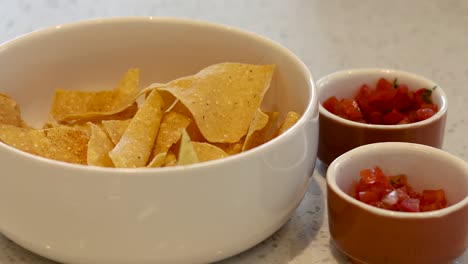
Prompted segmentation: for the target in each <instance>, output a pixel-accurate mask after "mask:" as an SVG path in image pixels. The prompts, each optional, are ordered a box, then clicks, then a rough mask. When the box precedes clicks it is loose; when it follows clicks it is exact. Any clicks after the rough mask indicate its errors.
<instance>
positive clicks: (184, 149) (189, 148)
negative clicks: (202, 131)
mask: <svg viewBox="0 0 468 264" xmlns="http://www.w3.org/2000/svg"><path fill="white" fill-rule="evenodd" d="M198 162H199V160H198V157H197V153H196V152H195V148H194V146H193V144H192V141H191V140H190V136H189V135H188V134H187V131H185V130H184V131H182V138H181V139H180V150H179V160H178V162H177V165H188V164H194V163H198Z"/></svg>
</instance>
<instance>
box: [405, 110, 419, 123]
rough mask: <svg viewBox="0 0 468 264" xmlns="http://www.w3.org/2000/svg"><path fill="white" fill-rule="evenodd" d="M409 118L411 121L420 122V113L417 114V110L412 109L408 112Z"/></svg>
mask: <svg viewBox="0 0 468 264" xmlns="http://www.w3.org/2000/svg"><path fill="white" fill-rule="evenodd" d="M408 119H409V121H410V123H414V122H418V121H419V120H418V115H417V114H416V111H410V112H408Z"/></svg>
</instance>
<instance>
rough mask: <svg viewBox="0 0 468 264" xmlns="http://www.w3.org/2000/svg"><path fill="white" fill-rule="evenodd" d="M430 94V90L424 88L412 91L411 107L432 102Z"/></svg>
mask: <svg viewBox="0 0 468 264" xmlns="http://www.w3.org/2000/svg"><path fill="white" fill-rule="evenodd" d="M431 95H432V90H429V89H426V88H421V89H418V90H417V91H416V92H414V104H413V108H414V109H419V108H421V106H422V105H424V104H432V99H431Z"/></svg>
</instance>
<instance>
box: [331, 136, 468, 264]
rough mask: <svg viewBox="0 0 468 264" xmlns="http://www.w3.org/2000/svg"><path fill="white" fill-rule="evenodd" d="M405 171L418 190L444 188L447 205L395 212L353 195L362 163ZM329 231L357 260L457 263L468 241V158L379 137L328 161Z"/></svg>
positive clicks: (395, 172)
mask: <svg viewBox="0 0 468 264" xmlns="http://www.w3.org/2000/svg"><path fill="white" fill-rule="evenodd" d="M375 166H380V167H381V168H382V170H383V171H384V173H385V174H386V175H398V174H406V175H407V177H408V184H409V185H410V186H412V187H413V188H414V190H416V191H419V192H421V191H422V190H424V189H441V188H442V189H444V191H445V193H446V198H447V201H448V207H447V208H444V209H441V210H436V211H430V212H422V213H407V212H395V211H389V210H385V209H380V208H377V207H373V206H371V205H367V204H365V203H363V202H360V201H358V200H356V199H355V198H353V197H352V196H351V195H350V194H352V193H353V188H354V187H355V183H356V182H358V181H359V172H360V171H361V170H363V169H367V168H374V167H375ZM327 186H328V209H329V210H328V213H329V217H328V219H329V224H330V233H331V236H332V238H333V240H334V241H335V243H336V245H337V247H338V248H339V249H340V250H342V251H343V252H344V253H345V254H347V255H348V256H350V257H351V258H352V259H354V260H355V261H356V262H357V263H373V264H386V263H398V264H414V263H425V264H444V263H447V264H448V263H452V261H453V260H455V259H456V258H457V257H458V256H460V255H461V254H463V252H464V251H465V250H466V249H467V247H468V164H467V163H466V162H464V161H463V160H462V159H460V158H457V157H455V156H453V155H451V154H449V153H447V152H444V151H442V150H439V149H437V148H433V147H429V146H425V145H420V144H413V143H397V142H386V143H375V144H369V145H364V146H361V147H358V148H355V149H353V150H350V151H348V152H346V153H345V154H343V155H341V156H340V157H338V158H337V159H336V160H335V161H333V162H332V163H331V164H330V166H329V167H328V171H327Z"/></svg>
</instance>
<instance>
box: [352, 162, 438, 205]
mask: <svg viewBox="0 0 468 264" xmlns="http://www.w3.org/2000/svg"><path fill="white" fill-rule="evenodd" d="M353 196H354V198H356V199H358V200H360V201H362V202H365V203H367V204H369V205H372V206H375V207H379V208H383V209H387V210H393V211H404V212H427V211H433V210H439V209H442V208H445V207H446V206H447V200H446V198H445V192H444V191H443V190H442V189H438V190H423V192H422V194H419V193H418V192H415V191H414V190H413V188H411V186H410V185H409V184H408V180H407V177H406V175H404V174H400V175H395V176H388V177H387V176H386V175H385V174H384V173H383V171H382V169H381V168H380V167H378V166H376V167H375V168H373V169H364V170H361V171H360V180H359V183H358V184H357V185H356V186H355V193H354V194H353Z"/></svg>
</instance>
